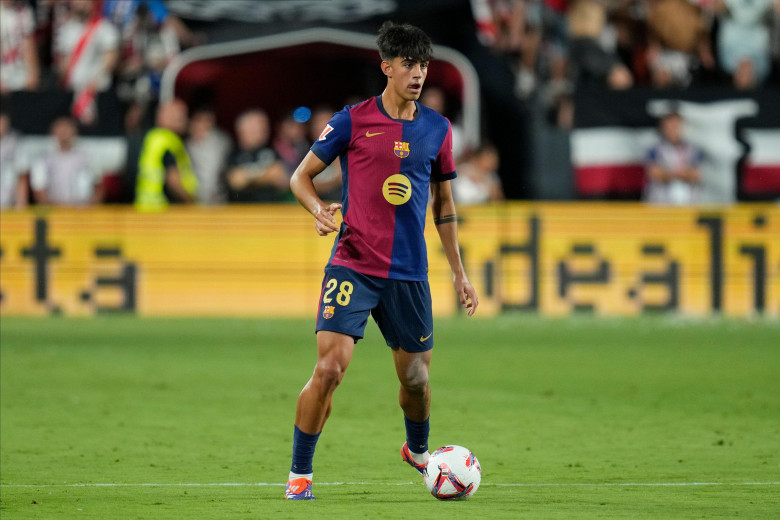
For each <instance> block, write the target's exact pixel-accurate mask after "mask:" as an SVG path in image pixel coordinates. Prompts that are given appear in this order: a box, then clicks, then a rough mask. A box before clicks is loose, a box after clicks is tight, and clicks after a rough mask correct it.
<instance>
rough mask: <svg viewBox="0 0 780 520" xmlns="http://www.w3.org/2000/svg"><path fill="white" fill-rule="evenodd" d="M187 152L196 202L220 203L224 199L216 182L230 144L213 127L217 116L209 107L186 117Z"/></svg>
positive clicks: (223, 135) (225, 135) (220, 187)
mask: <svg viewBox="0 0 780 520" xmlns="http://www.w3.org/2000/svg"><path fill="white" fill-rule="evenodd" d="M186 145H187V151H188V152H189V154H190V158H191V159H192V169H193V170H194V171H195V175H196V176H197V177H198V186H199V188H198V201H199V202H200V203H202V204H222V203H224V202H225V201H226V200H227V197H226V195H225V192H224V190H223V186H222V184H221V182H220V179H221V176H222V173H223V171H224V170H225V165H226V161H227V155H228V153H230V149H231V147H232V142H231V140H230V137H228V135H227V134H226V133H225V132H223V131H222V130H220V129H219V127H217V117H216V115H215V114H214V111H213V110H212V109H210V108H200V109H198V110H195V111H194V112H193V114H192V117H191V118H190V128H189V136H188V137H187V141H186Z"/></svg>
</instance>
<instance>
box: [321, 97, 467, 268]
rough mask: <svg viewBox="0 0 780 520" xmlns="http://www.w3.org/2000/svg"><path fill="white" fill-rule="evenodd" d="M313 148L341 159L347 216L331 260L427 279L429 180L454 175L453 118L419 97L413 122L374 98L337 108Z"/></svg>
mask: <svg viewBox="0 0 780 520" xmlns="http://www.w3.org/2000/svg"><path fill="white" fill-rule="evenodd" d="M311 151H312V152H313V153H314V154H315V155H316V156H317V157H319V158H320V159H321V160H322V161H323V162H324V163H326V164H330V163H331V162H332V161H333V160H334V159H335V158H336V157H339V158H340V159H341V176H342V181H343V185H342V195H341V204H342V208H341V213H342V215H343V216H344V221H343V222H342V224H341V229H340V230H339V233H338V235H337V236H336V241H335V243H334V245H333V251H332V253H331V257H330V261H329V264H331V265H341V266H344V267H348V268H350V269H354V270H355V271H358V272H360V273H363V274H367V275H371V276H377V277H381V278H392V279H396V280H426V279H427V277H428V254H427V250H426V247H425V238H424V236H423V233H424V231H425V216H426V211H427V207H428V193H429V183H431V182H442V181H448V180H451V179H454V178H455V177H456V175H457V174H456V173H455V162H454V160H453V158H452V129H451V127H450V122H449V120H447V118H445V117H443V116H442V115H440V114H439V113H437V112H436V111H434V110H432V109H430V108H428V107H426V106H424V105H422V104H420V103H417V115H416V117H415V118H414V120H412V121H407V120H404V119H393V118H391V117H390V116H389V115H388V114H387V112H386V111H385V109H384V107H383V106H382V99H381V96H377V97H375V98H371V99H368V100H366V101H363V102H362V103H358V104H357V105H352V106H347V107H344V108H343V109H342V110H340V111H339V112H336V114H334V115H333V118H332V119H331V120H330V122H329V123H328V125H327V126H326V127H325V129H324V130H323V131H322V134H321V135H320V137H319V139H318V140H317V142H315V143H314V144H313V145H312V147H311Z"/></svg>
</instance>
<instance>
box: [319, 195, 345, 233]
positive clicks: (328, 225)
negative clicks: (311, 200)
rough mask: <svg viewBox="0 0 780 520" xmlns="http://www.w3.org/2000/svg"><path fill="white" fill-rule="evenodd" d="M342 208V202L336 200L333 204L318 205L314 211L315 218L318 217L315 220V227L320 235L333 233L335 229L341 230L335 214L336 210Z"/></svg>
mask: <svg viewBox="0 0 780 520" xmlns="http://www.w3.org/2000/svg"><path fill="white" fill-rule="evenodd" d="M340 209H341V204H339V203H338V202H334V203H333V204H329V205H328V206H326V207H324V208H323V207H318V208H317V209H316V210H315V211H314V218H315V219H317V220H315V222H314V229H315V230H316V231H317V234H318V235H320V236H321V237H324V236H325V235H327V234H328V233H333V232H334V231H338V230H339V226H338V224H336V219H335V218H334V216H333V215H335V214H336V212H337V211H338V210H340Z"/></svg>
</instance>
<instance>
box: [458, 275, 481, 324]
mask: <svg viewBox="0 0 780 520" xmlns="http://www.w3.org/2000/svg"><path fill="white" fill-rule="evenodd" d="M453 284H454V285H455V292H456V293H458V299H459V300H460V305H461V307H463V308H464V309H468V315H469V316H473V315H474V313H475V312H476V311H477V306H478V305H479V298H478V297H477V291H475V290H474V287H473V286H472V285H471V282H469V279H468V278H466V277H465V276H462V277H456V278H455V280H454V281H453Z"/></svg>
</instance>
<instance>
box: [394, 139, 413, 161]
mask: <svg viewBox="0 0 780 520" xmlns="http://www.w3.org/2000/svg"><path fill="white" fill-rule="evenodd" d="M393 152H395V156H396V157H400V158H401V159H405V158H407V157H409V143H407V142H405V141H395V146H394V147H393Z"/></svg>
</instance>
